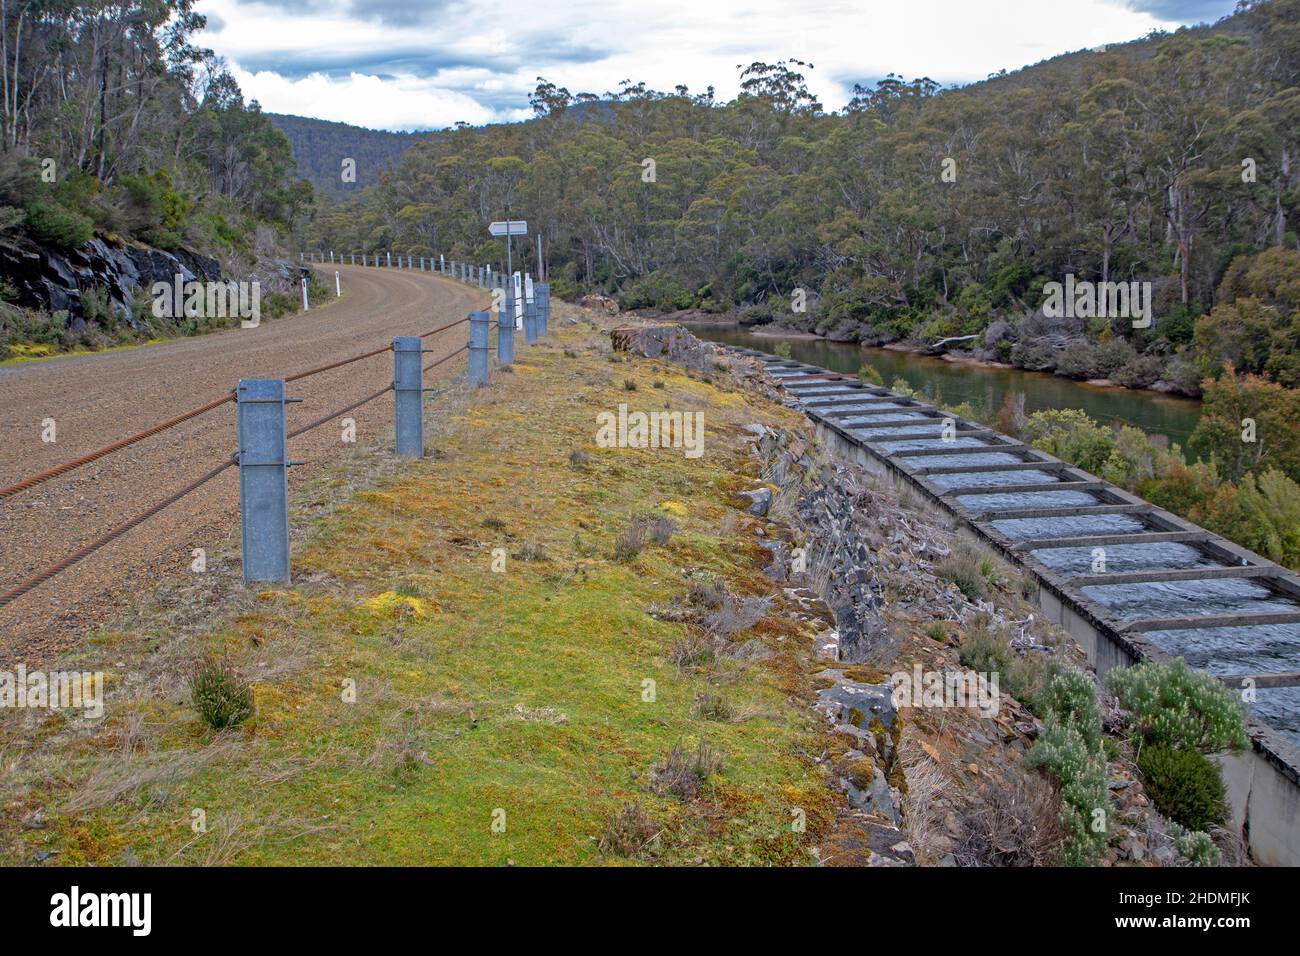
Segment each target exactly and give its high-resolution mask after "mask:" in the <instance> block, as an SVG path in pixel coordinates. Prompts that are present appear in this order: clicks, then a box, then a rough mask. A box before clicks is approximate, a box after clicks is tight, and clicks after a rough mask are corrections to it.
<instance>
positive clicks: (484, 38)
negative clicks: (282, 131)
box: [198, 0, 1233, 129]
mask: <svg viewBox="0 0 1300 956" xmlns="http://www.w3.org/2000/svg"><path fill="white" fill-rule="evenodd" d="M390 2H391V3H392V11H393V12H392V15H391V16H390V17H389V19H388V20H384V19H379V18H378V17H377V16H376V15H374V13H373V11H374V10H376V9H386V8H384V7H382V6H380V5H378V4H376V3H373V2H371V0H316V2H315V3H311V4H310V6H309V7H308V8H304V7H303V6H301V5H298V4H290V3H287V2H284V3H283V5H281V2H280V0H260V2H254V0H246V2H241V0H199V3H198V7H199V9H200V11H201V12H205V13H211V14H215V15H216V16H215V17H214V21H213V25H214V27H218V26H219V28H215V29H211V30H209V31H208V32H207V33H205V34H204V35H203V42H204V43H205V44H206V45H209V46H211V47H212V48H213V49H215V50H216V51H217V52H218V53H220V54H222V55H224V56H226V57H227V58H228V59H229V60H231V61H232V63H233V64H235V65H236V66H237V67H238V68H239V69H238V70H237V71H236V75H237V76H238V78H239V80H240V83H241V85H242V86H243V87H244V90H245V94H246V95H247V96H248V97H249V98H256V99H258V100H259V101H260V102H261V103H262V105H263V106H264V107H265V108H266V109H268V110H272V111H274V112H286V113H299V114H304V115H309V116H319V117H322V118H326V119H340V120H344V121H347V122H351V123H358V124H361V125H367V126H377V127H386V128H392V129H412V128H430V127H439V126H445V125H449V124H450V123H453V122H455V121H456V120H464V121H466V122H470V123H482V122H490V121H494V120H503V119H514V118H518V117H520V116H523V115H527V98H528V93H529V92H530V91H531V90H532V88H533V86H534V85H535V80H536V77H537V76H545V77H546V78H547V79H549V80H552V81H553V82H555V83H558V84H560V85H561V86H566V87H568V88H569V89H570V90H572V91H574V92H578V91H580V90H585V91H590V92H595V93H602V92H604V91H606V90H610V89H615V88H617V86H618V84H619V82H620V81H621V80H623V79H631V80H633V81H641V80H644V81H645V82H646V83H647V84H649V85H650V86H652V87H654V88H656V89H661V90H670V89H672V87H673V86H675V85H677V84H679V83H685V84H686V85H688V86H689V87H690V88H691V89H692V90H693V91H695V92H699V91H702V90H703V89H704V88H705V87H707V86H709V85H710V84H712V85H714V86H716V87H717V90H718V96H719V97H720V98H723V99H726V98H729V97H731V96H733V95H734V94H735V92H736V90H737V82H738V80H737V70H736V65H737V64H740V63H745V64H747V63H749V62H751V61H753V60H768V61H772V60H777V59H782V58H786V57H789V56H795V57H799V58H800V59H803V60H810V61H812V62H813V63H814V64H816V69H815V70H813V71H811V72H810V73H809V74H808V76H809V85H810V87H811V88H812V89H813V92H814V93H816V94H817V95H818V96H819V97H820V98H821V100H822V101H823V103H824V104H825V105H826V107H827V108H828V109H835V108H838V107H840V106H841V105H843V103H844V101H845V100H846V99H847V97H848V95H849V86H850V85H851V84H852V82H853V81H855V80H862V81H869V80H873V79H875V78H878V77H881V76H883V75H885V74H886V73H890V72H894V73H899V74H902V75H903V76H906V77H912V76H922V75H926V76H930V77H931V78H933V79H935V80H938V81H939V82H941V83H944V84H947V83H953V82H969V81H972V80H978V79H982V78H984V77H985V76H986V75H988V74H989V73H992V72H996V71H998V70H1000V69H1008V70H1014V69H1017V68H1019V67H1021V66H1024V65H1026V64H1029V63H1033V62H1036V61H1038V60H1041V59H1044V58H1046V57H1049V56H1053V55H1055V54H1057V53H1062V52H1066V51H1069V50H1078V49H1084V48H1091V47H1095V46H1099V45H1102V44H1106V43H1115V42H1120V41H1124V40H1130V39H1134V38H1136V37H1140V36H1143V35H1145V34H1146V33H1148V32H1150V31H1151V30H1153V29H1172V28H1174V27H1175V26H1177V25H1179V23H1178V21H1176V20H1175V21H1169V20H1164V19H1159V18H1158V17H1157V15H1156V14H1153V13H1151V12H1148V8H1150V9H1155V10H1158V11H1159V16H1160V17H1165V16H1177V15H1178V14H1177V10H1178V9H1186V10H1187V11H1188V14H1187V19H1188V20H1189V21H1194V20H1197V19H1202V18H1204V14H1205V10H1206V8H1207V5H1212V4H1213V3H1214V2H1215V0H1189V2H1188V5H1187V6H1186V7H1185V8H1180V7H1179V4H1178V0H1161V2H1158V3H1157V2H1154V0H1152V2H1141V3H1139V2H1136V0H1051V2H1043V0H904V2H901V3H900V2H898V0H801V2H800V3H799V4H797V5H791V4H790V3H789V0H702V2H701V0H692V2H682V0H658V2H654V3H648V2H645V0H568V2H565V3H563V4H552V5H548V6H545V7H543V6H541V5H538V4H536V3H535V2H529V0H448V2H445V3H439V2H430V0H390ZM1221 2H1222V6H1223V8H1224V9H1223V10H1222V11H1221V12H1222V13H1227V12H1230V11H1231V8H1232V6H1233V0H1221ZM354 4H360V6H354ZM1134 7H1140V8H1142V9H1134ZM354 10H360V11H361V12H360V13H356V12H352V11H354Z"/></svg>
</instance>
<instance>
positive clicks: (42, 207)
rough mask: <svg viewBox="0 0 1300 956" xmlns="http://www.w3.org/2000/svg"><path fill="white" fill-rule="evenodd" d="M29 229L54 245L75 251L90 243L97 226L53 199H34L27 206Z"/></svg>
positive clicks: (34, 234) (36, 235)
mask: <svg viewBox="0 0 1300 956" xmlns="http://www.w3.org/2000/svg"><path fill="white" fill-rule="evenodd" d="M27 228H28V229H29V230H30V231H31V233H32V235H33V236H35V237H36V238H37V239H40V240H42V241H44V242H48V243H51V244H52V245H56V246H62V247H63V248H65V249H75V248H76V247H78V246H81V245H84V244H85V243H87V242H89V241H90V238H91V236H93V235H94V232H95V224H94V223H93V222H92V221H91V220H90V217H89V216H83V215H82V214H81V213H79V212H74V211H73V210H71V209H66V208H64V207H63V206H61V205H59V204H58V203H57V202H55V201H54V200H52V199H34V200H32V202H31V203H30V204H29V205H28V206H27Z"/></svg>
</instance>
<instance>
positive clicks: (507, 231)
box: [488, 219, 528, 236]
mask: <svg viewBox="0 0 1300 956" xmlns="http://www.w3.org/2000/svg"><path fill="white" fill-rule="evenodd" d="M488 232H490V233H492V235H494V236H526V235H528V222H527V220H524V219H507V220H505V221H503V222H494V223H489V224H488Z"/></svg>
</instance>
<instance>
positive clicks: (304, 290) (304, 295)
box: [302, 278, 307, 312]
mask: <svg viewBox="0 0 1300 956" xmlns="http://www.w3.org/2000/svg"><path fill="white" fill-rule="evenodd" d="M302 310H303V311H304V312H306V311H307V280H306V279H305V278H304V279H303V280H302Z"/></svg>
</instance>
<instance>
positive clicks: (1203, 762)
mask: <svg viewBox="0 0 1300 956" xmlns="http://www.w3.org/2000/svg"><path fill="white" fill-rule="evenodd" d="M1138 769H1139V770H1141V771H1142V776H1143V778H1144V779H1145V781H1146V789H1147V793H1148V794H1150V795H1151V799H1152V800H1153V801H1154V802H1155V805H1156V808H1157V809H1158V810H1159V811H1160V812H1161V813H1163V814H1164V815H1165V816H1167V817H1169V819H1171V820H1173V821H1174V822H1176V823H1179V824H1181V825H1182V826H1185V827H1188V828H1189V829H1192V830H1204V829H1205V828H1206V827H1208V826H1210V825H1212V824H1216V823H1222V822H1223V821H1224V819H1225V818H1226V817H1227V803H1226V796H1225V794H1224V787H1223V778H1222V777H1220V776H1219V768H1218V767H1216V766H1215V765H1214V764H1213V763H1212V762H1211V760H1210V758H1209V757H1207V756H1205V754H1203V753H1200V752H1199V751H1196V750H1178V749H1175V748H1173V747H1168V746H1166V745H1164V744H1147V745H1146V746H1145V747H1143V748H1142V750H1141V752H1140V753H1139V754H1138Z"/></svg>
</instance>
